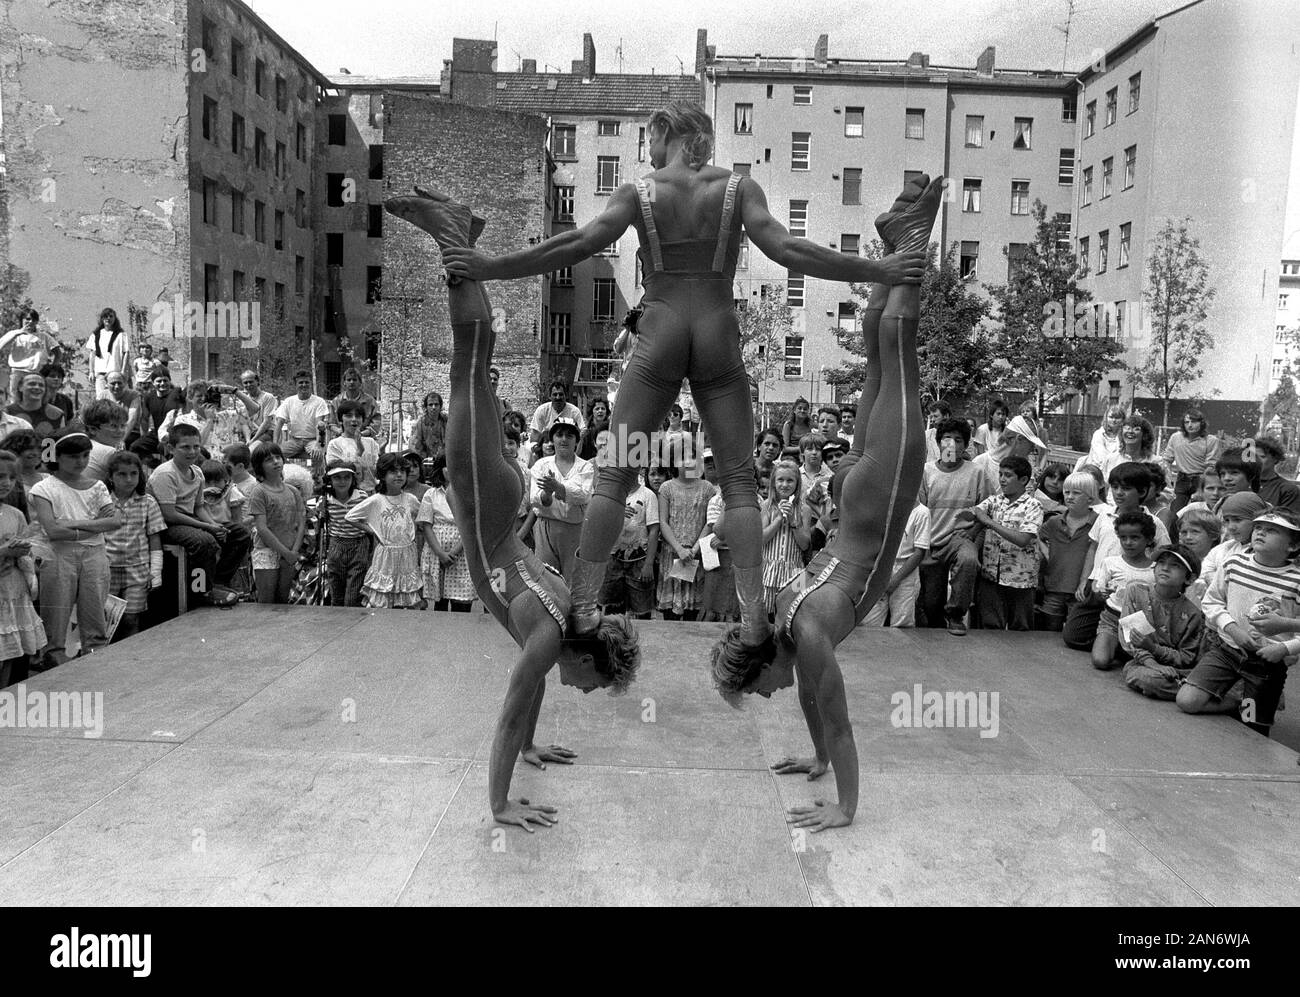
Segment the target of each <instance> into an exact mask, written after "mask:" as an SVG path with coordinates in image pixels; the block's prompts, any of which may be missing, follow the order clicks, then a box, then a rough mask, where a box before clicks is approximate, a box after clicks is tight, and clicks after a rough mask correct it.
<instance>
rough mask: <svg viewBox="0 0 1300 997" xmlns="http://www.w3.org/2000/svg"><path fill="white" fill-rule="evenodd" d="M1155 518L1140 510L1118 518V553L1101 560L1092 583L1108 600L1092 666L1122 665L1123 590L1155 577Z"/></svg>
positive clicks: (1094, 592) (1094, 650) (1124, 513)
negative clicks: (1121, 615) (1117, 655)
mask: <svg viewBox="0 0 1300 997" xmlns="http://www.w3.org/2000/svg"><path fill="white" fill-rule="evenodd" d="M1155 537H1156V528H1155V520H1153V519H1151V517H1150V516H1147V515H1144V514H1143V512H1142V511H1141V510H1138V511H1134V510H1129V511H1127V512H1121V513H1120V514H1119V515H1118V516H1116V517H1115V538H1116V540H1117V542H1118V543H1119V548H1120V553H1119V555H1118V556H1116V555H1114V554H1111V555H1108V556H1107V557H1105V558H1103V559H1102V562H1101V564H1100V565H1099V566H1098V573H1097V575H1096V576H1095V582H1094V584H1093V594H1094V595H1095V596H1096V597H1097V598H1099V599H1100V598H1104V599H1105V600H1106V608H1105V609H1104V610H1102V613H1101V619H1100V620H1099V621H1098V623H1097V636H1096V637H1095V638H1093V642H1092V667H1093V668H1098V669H1100V670H1102V671H1107V670H1109V669H1111V668H1114V667H1115V666H1116V665H1118V664H1120V661H1119V660H1117V659H1116V653H1117V652H1118V653H1123V654H1124V657H1125V658H1127V657H1128V654H1127V653H1126V652H1122V651H1120V648H1119V614H1120V608H1121V602H1120V600H1121V598H1122V597H1123V595H1124V589H1125V588H1126V587H1127V586H1128V585H1130V584H1132V583H1133V582H1147V583H1150V582H1152V581H1154V580H1155V576H1154V574H1153V572H1152V569H1151V565H1152V560H1151V555H1150V554H1149V553H1148V551H1149V550H1150V548H1151V545H1152V543H1154V542H1155Z"/></svg>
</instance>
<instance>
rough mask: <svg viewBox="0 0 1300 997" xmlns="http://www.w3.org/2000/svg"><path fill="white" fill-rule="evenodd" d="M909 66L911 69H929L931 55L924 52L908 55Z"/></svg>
mask: <svg viewBox="0 0 1300 997" xmlns="http://www.w3.org/2000/svg"><path fill="white" fill-rule="evenodd" d="M907 66H908V68H909V69H929V68H930V57H929V56H928V55H926V54H925V53H924V52H913V53H912V54H911V55H909V56H908V57H907Z"/></svg>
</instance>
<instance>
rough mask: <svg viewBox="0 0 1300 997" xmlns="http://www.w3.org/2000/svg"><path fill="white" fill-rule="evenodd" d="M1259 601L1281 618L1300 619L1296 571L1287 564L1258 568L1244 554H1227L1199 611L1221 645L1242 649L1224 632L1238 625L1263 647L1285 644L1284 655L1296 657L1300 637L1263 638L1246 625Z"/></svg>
mask: <svg viewBox="0 0 1300 997" xmlns="http://www.w3.org/2000/svg"><path fill="white" fill-rule="evenodd" d="M1261 601H1262V602H1264V603H1265V607H1266V608H1267V609H1270V610H1272V611H1273V612H1277V613H1280V614H1281V615H1283V616H1297V615H1300V568H1298V567H1296V566H1295V565H1294V564H1292V563H1291V562H1289V561H1288V562H1287V563H1286V564H1283V565H1282V566H1281V567H1276V568H1273V567H1269V566H1268V565H1264V564H1260V563H1259V561H1257V560H1256V559H1255V556H1254V554H1252V553H1250V552H1249V551H1248V550H1242V551H1238V552H1237V553H1235V554H1229V555H1228V557H1227V558H1226V559H1225V560H1224V562H1223V567H1221V568H1220V569H1219V570H1218V571H1217V572H1215V575H1214V580H1213V581H1212V582H1210V587H1209V588H1208V589H1207V590H1206V592H1205V599H1204V600H1203V601H1202V603H1201V609H1202V611H1203V612H1204V613H1205V619H1206V622H1207V623H1209V625H1210V626H1212V627H1213V628H1214V629H1215V630H1216V631H1218V633H1219V636H1220V637H1222V638H1223V642H1224V643H1225V644H1228V645H1230V646H1232V647H1235V648H1237V650H1238V651H1240V650H1242V648H1240V647H1238V646H1237V644H1236V642H1235V641H1233V639H1232V638H1231V637H1229V636H1228V635H1227V634H1226V633H1225V632H1224V631H1225V628H1226V627H1227V626H1228V624H1230V623H1237V624H1239V625H1240V626H1242V627H1244V628H1245V629H1246V630H1247V631H1248V632H1249V633H1250V634H1251V635H1252V636H1254V637H1262V638H1263V640H1264V641H1265V642H1267V643H1270V644H1275V643H1283V644H1285V645H1286V649H1287V654H1288V655H1295V654H1300V635H1297V634H1296V633H1294V632H1292V633H1283V634H1279V635H1277V636H1275V637H1267V636H1264V635H1262V634H1260V633H1259V631H1257V630H1256V629H1255V628H1254V627H1252V626H1251V625H1250V622H1249V617H1250V615H1251V612H1250V611H1251V608H1252V607H1254V606H1255V605H1256V604H1257V603H1260V602H1261ZM1282 638H1286V639H1285V640H1283V639H1282Z"/></svg>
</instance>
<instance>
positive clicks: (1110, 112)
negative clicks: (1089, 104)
mask: <svg viewBox="0 0 1300 997" xmlns="http://www.w3.org/2000/svg"><path fill="white" fill-rule="evenodd" d="M1118 105H1119V87H1111V88H1110V89H1109V90H1107V91H1106V127H1107V128H1109V127H1110V126H1111V125H1113V124H1114V123H1115V111H1116V108H1117V106H1118Z"/></svg>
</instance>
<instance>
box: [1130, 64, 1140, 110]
mask: <svg viewBox="0 0 1300 997" xmlns="http://www.w3.org/2000/svg"><path fill="white" fill-rule="evenodd" d="M1141 96H1142V74H1141V73H1134V74H1133V75H1132V76H1130V77H1129V78H1128V113H1129V114H1132V113H1133V112H1134V111H1136V110H1137V109H1138V101H1139V100H1140V99H1141Z"/></svg>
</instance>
